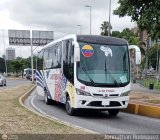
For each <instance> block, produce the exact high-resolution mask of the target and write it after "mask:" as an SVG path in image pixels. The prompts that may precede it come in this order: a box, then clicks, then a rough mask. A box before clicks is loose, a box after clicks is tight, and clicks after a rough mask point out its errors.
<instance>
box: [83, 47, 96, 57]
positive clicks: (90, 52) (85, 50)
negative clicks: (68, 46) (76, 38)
mask: <svg viewBox="0 0 160 140" xmlns="http://www.w3.org/2000/svg"><path fill="white" fill-rule="evenodd" d="M81 51H82V54H83V56H84V57H91V56H92V55H93V53H94V50H93V47H92V46H90V45H85V46H83V47H82V50H81Z"/></svg>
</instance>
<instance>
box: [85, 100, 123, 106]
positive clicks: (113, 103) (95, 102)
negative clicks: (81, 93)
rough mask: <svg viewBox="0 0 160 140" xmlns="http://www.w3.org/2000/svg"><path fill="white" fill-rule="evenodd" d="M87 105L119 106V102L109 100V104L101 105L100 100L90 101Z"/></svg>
mask: <svg viewBox="0 0 160 140" xmlns="http://www.w3.org/2000/svg"><path fill="white" fill-rule="evenodd" d="M87 106H94V107H115V106H121V104H120V103H119V102H117V101H110V104H109V105H106V106H104V105H102V101H92V102H90V103H89V104H87Z"/></svg>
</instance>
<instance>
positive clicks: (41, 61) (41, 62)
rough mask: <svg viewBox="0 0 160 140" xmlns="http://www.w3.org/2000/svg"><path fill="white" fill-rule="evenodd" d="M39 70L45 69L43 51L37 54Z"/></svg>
mask: <svg viewBox="0 0 160 140" xmlns="http://www.w3.org/2000/svg"><path fill="white" fill-rule="evenodd" d="M37 70H43V53H42V52H40V53H39V54H38V56H37Z"/></svg>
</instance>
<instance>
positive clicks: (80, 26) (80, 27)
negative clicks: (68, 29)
mask: <svg viewBox="0 0 160 140" xmlns="http://www.w3.org/2000/svg"><path fill="white" fill-rule="evenodd" d="M77 26H78V27H79V29H80V30H79V31H80V32H79V33H80V35H81V34H82V25H77Z"/></svg>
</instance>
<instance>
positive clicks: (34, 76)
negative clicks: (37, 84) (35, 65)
mask: <svg viewBox="0 0 160 140" xmlns="http://www.w3.org/2000/svg"><path fill="white" fill-rule="evenodd" d="M30 80H31V81H32V75H31V77H30ZM33 80H36V73H34V74H33Z"/></svg>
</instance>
